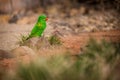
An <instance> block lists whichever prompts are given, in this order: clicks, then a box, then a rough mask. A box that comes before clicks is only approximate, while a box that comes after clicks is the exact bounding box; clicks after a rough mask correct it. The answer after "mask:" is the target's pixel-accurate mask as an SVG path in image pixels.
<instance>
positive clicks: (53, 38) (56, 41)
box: [49, 35, 61, 45]
mask: <svg viewBox="0 0 120 80" xmlns="http://www.w3.org/2000/svg"><path fill="white" fill-rule="evenodd" d="M49 43H50V44H51V45H60V44H61V41H60V38H59V37H58V36H57V35H52V36H51V37H50V38H49Z"/></svg>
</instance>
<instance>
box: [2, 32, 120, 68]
mask: <svg viewBox="0 0 120 80" xmlns="http://www.w3.org/2000/svg"><path fill="white" fill-rule="evenodd" d="M90 37H93V38H95V39H96V40H101V39H105V40H108V41H112V42H120V30H112V31H101V32H91V33H81V34H80V35H76V36H75V35H74V36H67V37H63V38H61V40H62V42H63V46H65V47H66V48H67V49H69V50H71V52H72V53H74V54H75V53H76V54H78V53H80V48H82V47H84V46H85V45H86V43H87V42H88V40H89V38H90ZM31 59H32V58H31V57H30V56H29V55H25V56H21V57H19V58H13V59H4V60H1V61H0V66H2V67H4V68H6V69H8V70H10V69H11V68H13V69H14V68H15V67H16V63H17V62H18V61H22V62H25V63H26V62H29V61H30V60H31Z"/></svg>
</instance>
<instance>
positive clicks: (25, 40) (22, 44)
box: [18, 35, 28, 46]
mask: <svg viewBox="0 0 120 80" xmlns="http://www.w3.org/2000/svg"><path fill="white" fill-rule="evenodd" d="M27 38H28V36H25V35H20V40H19V42H18V44H19V45H20V46H24V45H25V44H26V43H27V41H28V40H27Z"/></svg>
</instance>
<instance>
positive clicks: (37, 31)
mask: <svg viewBox="0 0 120 80" xmlns="http://www.w3.org/2000/svg"><path fill="white" fill-rule="evenodd" d="M46 18H47V17H46V15H40V16H39V18H38V21H37V23H36V24H35V26H34V28H33V29H32V31H31V33H30V35H29V36H28V38H27V39H26V40H28V39H30V38H32V37H41V35H42V33H43V31H44V30H45V28H46Z"/></svg>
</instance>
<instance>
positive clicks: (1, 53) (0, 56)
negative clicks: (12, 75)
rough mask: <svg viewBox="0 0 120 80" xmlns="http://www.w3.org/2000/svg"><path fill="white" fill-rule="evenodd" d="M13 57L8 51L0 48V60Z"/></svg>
mask: <svg viewBox="0 0 120 80" xmlns="http://www.w3.org/2000/svg"><path fill="white" fill-rule="evenodd" d="M8 58H13V55H12V54H11V53H10V52H7V51H5V50H0V60H3V59H8Z"/></svg>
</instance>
